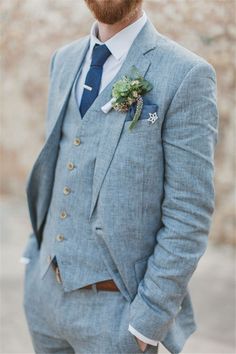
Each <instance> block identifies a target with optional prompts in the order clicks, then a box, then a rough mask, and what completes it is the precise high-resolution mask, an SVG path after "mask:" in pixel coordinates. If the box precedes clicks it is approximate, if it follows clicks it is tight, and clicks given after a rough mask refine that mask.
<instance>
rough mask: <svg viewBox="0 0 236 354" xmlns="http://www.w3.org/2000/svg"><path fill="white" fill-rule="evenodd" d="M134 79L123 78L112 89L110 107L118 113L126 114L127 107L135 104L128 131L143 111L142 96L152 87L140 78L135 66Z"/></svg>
mask: <svg viewBox="0 0 236 354" xmlns="http://www.w3.org/2000/svg"><path fill="white" fill-rule="evenodd" d="M132 70H133V73H134V77H133V78H131V77H128V76H124V77H123V78H122V79H121V80H119V81H117V82H116V83H115V84H114V85H113V88H112V107H113V108H114V109H115V110H116V111H119V112H127V111H128V110H129V107H130V106H131V105H132V104H133V103H136V111H135V114H134V117H133V120H132V122H131V124H130V125H129V129H130V130H131V129H132V128H133V127H134V126H135V124H136V123H137V121H138V119H139V117H140V115H141V112H142V109H143V97H142V96H143V95H145V94H146V93H147V92H149V91H150V90H151V89H152V88H153V86H152V84H151V83H150V82H149V81H147V80H145V79H144V77H143V76H141V75H140V74H139V72H138V70H137V68H136V67H135V66H133V67H132Z"/></svg>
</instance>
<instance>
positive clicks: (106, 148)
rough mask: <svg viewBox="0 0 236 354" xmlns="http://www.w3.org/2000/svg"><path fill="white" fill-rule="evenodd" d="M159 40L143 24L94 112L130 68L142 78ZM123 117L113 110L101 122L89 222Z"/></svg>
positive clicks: (109, 95) (152, 31)
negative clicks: (135, 70)
mask: <svg viewBox="0 0 236 354" xmlns="http://www.w3.org/2000/svg"><path fill="white" fill-rule="evenodd" d="M160 40H162V36H161V35H160V34H159V33H158V32H157V31H156V29H155V27H154V26H153V24H152V23H151V21H150V20H147V23H146V24H145V26H144V27H143V29H142V30H141V31H140V32H139V34H138V36H137V37H136V39H135V40H134V42H133V44H132V46H131V48H130V50H129V53H128V55H127V57H126V60H125V62H124V64H123V65H122V67H121V69H120V71H119V72H118V74H117V75H116V76H115V78H114V79H113V80H112V82H111V83H110V84H109V85H108V86H107V88H106V89H105V90H104V92H103V93H101V94H100V95H99V96H98V98H97V99H96V101H95V102H94V108H96V109H97V110H98V111H99V112H100V113H101V107H102V106H103V105H104V104H106V103H107V102H108V101H109V100H110V99H111V90H112V86H113V84H114V83H115V82H116V81H117V80H119V79H120V78H121V77H122V76H124V75H130V74H131V68H132V66H133V65H134V66H136V67H137V69H138V71H139V73H140V74H141V75H142V76H145V75H146V73H147V71H148V69H149V67H150V65H151V62H150V60H149V59H148V55H147V53H149V52H151V51H152V50H153V49H155V48H156V47H157V45H158V41H160ZM126 115H127V114H126V113H119V112H115V111H114V110H113V111H111V112H109V113H108V114H107V115H106V116H105V118H104V119H105V120H106V121H105V124H104V130H103V133H102V136H101V139H100V143H99V148H98V153H97V159H96V165H95V171H94V180H93V192H92V200H91V207H90V215H89V219H91V217H92V214H93V211H94V209H95V205H96V202H97V199H98V195H99V192H100V189H101V186H102V183H103V181H104V178H105V175H106V172H107V170H108V168H109V165H110V163H111V160H112V158H113V155H114V153H115V150H116V147H117V144H118V142H119V138H120V135H121V132H122V128H123V126H124V122H125V118H126Z"/></svg>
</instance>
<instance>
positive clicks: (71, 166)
mask: <svg viewBox="0 0 236 354" xmlns="http://www.w3.org/2000/svg"><path fill="white" fill-rule="evenodd" d="M67 168H68V170H70V171H71V170H73V169H74V168H75V165H74V164H73V162H68V164H67Z"/></svg>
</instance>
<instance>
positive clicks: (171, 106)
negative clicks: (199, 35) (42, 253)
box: [27, 21, 218, 353]
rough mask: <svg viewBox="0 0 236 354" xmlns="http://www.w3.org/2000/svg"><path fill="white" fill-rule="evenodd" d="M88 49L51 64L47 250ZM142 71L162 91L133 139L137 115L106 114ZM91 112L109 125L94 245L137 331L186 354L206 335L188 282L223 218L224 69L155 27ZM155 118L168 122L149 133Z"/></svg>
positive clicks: (37, 200) (37, 196)
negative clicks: (218, 203)
mask: <svg viewBox="0 0 236 354" xmlns="http://www.w3.org/2000/svg"><path fill="white" fill-rule="evenodd" d="M88 45H89V36H87V37H84V38H82V39H80V40H77V41H75V42H73V43H70V44H69V45H66V46H64V47H62V48H60V49H58V50H57V51H56V52H55V53H54V55H53V57H52V60H51V71H50V74H51V81H50V90H49V99H48V113H47V123H46V141H45V143H44V146H43V148H42V150H41V152H40V154H39V156H38V158H37V160H36V162H35V164H34V166H33V169H32V171H31V173H30V175H29V178H28V181H27V198H28V205H29V212H30V217H31V222H32V228H33V234H32V237H31V239H32V240H33V242H35V240H36V239H37V242H38V247H40V244H41V241H42V228H43V222H44V220H45V215H46V213H47V209H48V206H49V201H50V196H51V190H52V185H53V175H54V168H55V163H56V159H57V151H58V144H59V140H60V131H61V125H62V121H63V117H64V113H65V109H66V105H67V101H68V97H69V93H70V90H71V87H72V84H73V81H74V79H75V77H76V73H77V71H78V70H79V68H80V66H81V64H82V62H83V58H84V56H85V53H86V50H87V48H88ZM132 65H135V66H136V67H137V69H138V71H139V72H140V74H141V75H143V76H145V78H146V79H147V80H149V81H150V82H151V83H152V84H153V89H152V90H151V91H150V92H149V93H148V94H146V95H145V97H144V98H145V102H144V108H143V111H142V115H141V118H140V119H139V121H138V122H137V124H136V126H135V128H134V129H133V130H132V131H131V132H130V131H129V129H128V127H129V125H130V119H131V118H130V115H131V113H132V112H131V110H130V111H129V112H127V113H126V112H125V113H121V112H117V111H115V110H111V111H110V112H109V113H108V114H105V113H103V112H102V110H101V107H102V106H103V105H104V104H105V103H107V102H108V101H109V100H110V99H111V90H112V85H113V84H114V82H116V81H117V80H119V79H120V78H121V77H122V76H123V75H125V74H126V75H129V74H130V71H131V67H132ZM90 110H92V111H94V112H97V116H98V119H104V120H105V124H104V130H103V133H102V136H101V139H100V143H99V148H98V151H97V159H96V165H95V172H94V178H93V192H92V200H91V208H90V216H89V222H91V223H92V226H93V237H94V239H95V240H96V242H97V244H98V247H100V248H101V250H102V252H103V257H104V261H105V263H106V265H107V267H108V268H109V269H110V271H111V272H113V273H114V276H115V272H118V275H119V277H120V279H121V282H122V284H123V289H124V296H126V297H127V299H128V300H129V301H130V324H131V325H132V326H133V327H134V328H135V329H136V330H137V331H139V332H140V333H142V334H143V335H145V336H146V337H148V338H153V339H155V340H159V341H161V342H162V343H163V344H164V345H165V346H166V347H167V349H168V350H169V351H171V352H173V353H179V352H180V351H181V349H182V347H183V345H184V343H185V341H186V339H187V338H188V336H189V335H190V334H191V333H192V332H193V331H195V330H196V323H195V320H194V314H193V309H192V304H191V299H190V294H189V291H188V282H189V280H190V278H191V276H192V275H193V272H194V271H195V269H196V267H197V264H198V261H199V259H200V257H201V256H202V255H203V253H204V252H205V250H206V246H207V240H208V233H209V228H210V223H211V217H212V213H213V209H214V185H213V174H214V149H215V144H216V141H217V124H218V112H217V105H216V74H215V70H214V69H213V67H212V66H211V65H210V64H209V63H208V62H206V61H205V60H204V59H202V58H201V57H199V56H198V55H196V54H194V53H192V52H190V51H189V50H187V49H185V48H184V47H182V46H180V45H179V44H177V43H176V42H174V41H172V40H170V39H169V38H167V37H165V36H163V35H161V34H160V33H159V32H157V31H156V30H155V28H154V27H153V25H152V24H151V22H150V21H148V22H147V23H146V25H145V26H144V28H143V29H142V30H141V32H140V33H139V34H138V36H137V37H136V39H135V41H134V43H133V44H132V47H131V49H130V51H129V53H128V56H127V58H126V61H125V63H124V64H123V66H122V68H121V69H120V71H119V72H118V74H117V75H116V77H115V78H114V79H113V80H112V82H111V83H110V84H109V85H108V86H107V87H106V88H105V89H104V90H103V91H102V92H101V94H100V95H99V96H98V97H97V98H96V100H95V101H94V103H93V104H92V106H91V107H90ZM155 111H156V112H157V115H158V119H157V120H156V122H155V123H153V124H149V122H148V121H147V118H148V117H149V113H153V112H155ZM35 237H36V238H35ZM29 248H30V245H29Z"/></svg>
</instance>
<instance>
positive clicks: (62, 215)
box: [60, 211, 67, 219]
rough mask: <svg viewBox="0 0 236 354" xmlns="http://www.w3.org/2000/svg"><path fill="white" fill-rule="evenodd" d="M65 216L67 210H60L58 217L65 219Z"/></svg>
mask: <svg viewBox="0 0 236 354" xmlns="http://www.w3.org/2000/svg"><path fill="white" fill-rule="evenodd" d="M66 217H67V212H66V211H61V212H60V218H61V219H65V218H66Z"/></svg>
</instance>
